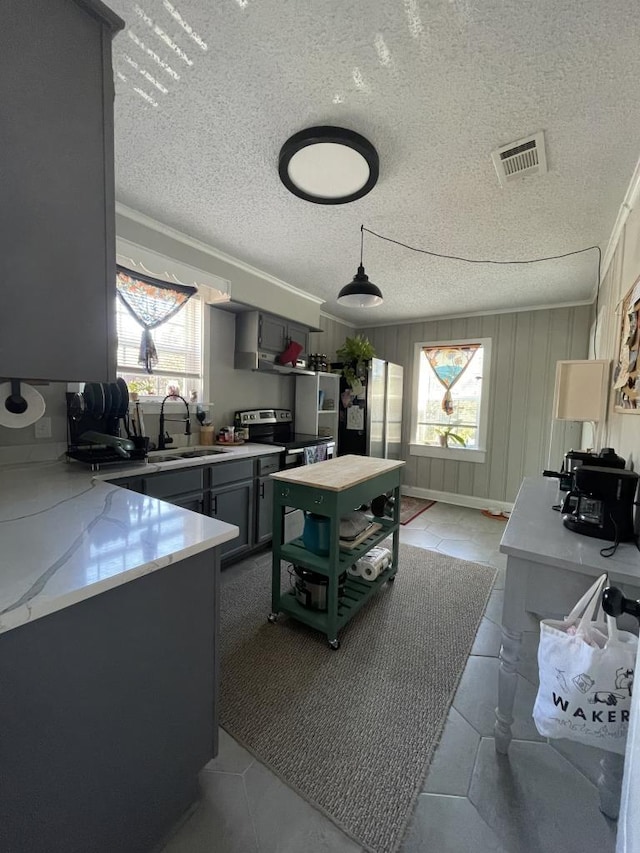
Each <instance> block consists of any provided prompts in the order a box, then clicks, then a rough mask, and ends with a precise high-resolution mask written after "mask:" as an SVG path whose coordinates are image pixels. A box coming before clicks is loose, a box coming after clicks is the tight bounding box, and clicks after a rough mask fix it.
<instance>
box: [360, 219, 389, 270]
mask: <svg viewBox="0 0 640 853" xmlns="http://www.w3.org/2000/svg"><path fill="white" fill-rule="evenodd" d="M375 236H376V237H377V236H378V235H377V234H376V235H375ZM383 239H384V238H383ZM363 258H364V225H361V226H360V266H362V259H363Z"/></svg>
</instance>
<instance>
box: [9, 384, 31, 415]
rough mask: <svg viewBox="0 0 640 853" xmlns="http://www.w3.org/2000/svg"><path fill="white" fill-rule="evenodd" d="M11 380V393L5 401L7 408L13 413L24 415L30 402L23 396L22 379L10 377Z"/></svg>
mask: <svg viewBox="0 0 640 853" xmlns="http://www.w3.org/2000/svg"><path fill="white" fill-rule="evenodd" d="M9 382H10V383H11V394H10V395H9V396H8V397H7V399H6V400H5V402H4V405H5V408H6V409H7V411H9V412H11V414H12V415H22V414H23V413H24V412H26V411H27V409H28V408H29V404H28V403H27V401H26V400H25V399H24V397H23V396H22V393H21V389H20V380H19V379H10V380H9Z"/></svg>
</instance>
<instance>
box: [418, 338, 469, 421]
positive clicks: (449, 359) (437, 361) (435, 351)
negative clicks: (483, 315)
mask: <svg viewBox="0 0 640 853" xmlns="http://www.w3.org/2000/svg"><path fill="white" fill-rule="evenodd" d="M479 349H480V344H461V345H460V346H450V347H423V348H422V352H423V353H424V354H425V356H426V357H427V361H428V362H429V364H430V365H431V369H432V370H433V372H434V373H435V375H436V378H437V380H438V382H439V383H440V384H441V385H442V386H443V388H444V389H445V394H444V397H443V398H442V411H443V412H444V413H445V414H446V415H452V414H453V399H452V397H451V389H452V388H453V386H454V385H455V384H456V382H457V381H458V380H459V379H460V377H461V376H462V375H463V374H464V372H465V370H466V369H467V367H469V364H470V363H471V359H472V358H473V356H474V355H475V354H476V352H477V351H478V350H479Z"/></svg>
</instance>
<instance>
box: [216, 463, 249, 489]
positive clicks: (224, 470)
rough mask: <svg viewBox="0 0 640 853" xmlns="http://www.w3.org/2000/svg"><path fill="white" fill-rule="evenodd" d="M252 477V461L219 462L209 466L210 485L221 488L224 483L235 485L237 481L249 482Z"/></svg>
mask: <svg viewBox="0 0 640 853" xmlns="http://www.w3.org/2000/svg"><path fill="white" fill-rule="evenodd" d="M251 477H253V459H242V460H238V461H237V462H219V463H218V464H217V465H212V466H211V485H212V486H223V485H224V484H225V483H236V482H238V480H250V479H251Z"/></svg>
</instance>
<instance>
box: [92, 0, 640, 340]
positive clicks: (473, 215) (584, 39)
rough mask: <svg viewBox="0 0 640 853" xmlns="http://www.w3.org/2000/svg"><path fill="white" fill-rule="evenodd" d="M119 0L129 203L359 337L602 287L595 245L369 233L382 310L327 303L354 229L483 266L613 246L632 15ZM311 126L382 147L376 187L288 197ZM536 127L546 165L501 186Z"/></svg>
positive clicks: (549, 8) (516, 252) (437, 1)
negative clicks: (495, 157) (294, 149)
mask: <svg viewBox="0 0 640 853" xmlns="http://www.w3.org/2000/svg"><path fill="white" fill-rule="evenodd" d="M109 5H111V6H112V7H113V9H114V10H115V11H116V12H118V13H119V14H121V15H122V17H123V18H124V19H125V21H126V22H127V29H126V30H125V31H124V32H123V33H122V34H120V35H119V36H118V37H117V38H116V41H115V44H114V65H115V69H116V95H117V97H116V185H117V187H116V191H117V198H118V200H119V201H121V202H123V203H124V204H126V205H128V206H130V207H132V208H135V209H136V210H139V211H140V212H142V213H145V214H147V215H149V216H151V217H153V218H155V219H157V220H159V221H161V222H163V223H165V224H167V225H170V226H173V227H174V228H177V229H179V230H181V231H184V232H186V233H188V234H190V235H192V236H193V237H197V238H199V239H201V240H204V241H205V242H208V243H210V244H211V245H213V246H215V247H217V248H219V249H222V250H224V251H225V252H228V253H230V254H232V255H234V256H236V257H238V258H240V259H242V260H244V261H247V262H248V263H251V264H253V265H255V266H256V267H259V268H260V269H263V270H265V271H266V272H269V273H271V274H272V275H276V276H278V277H280V278H282V279H283V280H285V281H287V282H290V283H291V284H294V285H296V286H297V287H300V288H302V289H303V290H306V291H308V292H309V293H313V294H315V295H317V296H320V297H322V298H324V299H326V300H327V302H326V305H325V306H324V307H325V309H326V310H328V311H330V312H332V313H334V314H337V315H340V316H343V317H345V318H347V319H351V320H354V321H356V322H358V323H360V324H362V323H369V322H381V321H384V322H390V321H392V320H395V319H405V318H410V317H416V316H425V317H426V316H431V315H442V314H450V313H466V312H475V311H486V310H491V309H500V308H515V307H518V306H522V307H524V306H532V305H542V304H551V303H562V302H571V301H578V300H584V299H589V298H590V296H591V295H592V292H593V288H594V285H595V278H596V272H595V253H590V254H588V255H583V256H579V257H577V258H569V259H565V260H561V261H551V262H545V263H544V264H537V265H534V266H518V267H515V266H509V267H484V266H470V265H466V264H462V263H459V262H456V261H448V260H436V259H433V258H429V257H426V256H424V255H418V254H414V253H412V252H408V251H406V250H404V249H401V248H399V247H397V246H393V245H390V244H387V243H382V242H380V241H378V240H376V239H375V238H373V237H369V236H365V266H366V269H367V272H368V274H369V276H370V278H371V279H372V280H373V281H374V282H375V283H376V284H378V286H379V287H380V288H381V289H382V291H383V293H384V296H385V302H384V304H383V305H382V306H380V307H379V308H375V309H370V310H368V311H366V312H364V311H362V310H353V309H351V310H345V309H344V308H342V307H340V306H338V304H337V303H336V302H335V297H336V294H337V291H338V290H339V289H340V288H341V287H342V286H343V285H344V284H346V283H347V282H348V281H349V280H350V279H351V277H352V276H353V275H354V273H355V271H356V267H357V264H358V256H359V238H360V234H359V230H360V223H362V222H363V223H364V224H365V225H366V226H367V227H369V228H371V229H373V230H375V231H379V232H381V233H383V234H386V235H389V236H391V237H394V238H396V239H398V240H401V241H403V242H408V243H411V244H413V245H416V246H420V247H424V248H429V249H433V250H434V251H437V252H444V253H450V254H460V255H467V256H471V257H489V258H496V259H515V258H530V257H538V256H541V255H552V254H560V253H562V252H567V251H570V250H572V249H579V248H582V247H584V246H588V245H591V244H593V243H599V244H600V245H601V246H604V245H605V244H606V242H607V240H608V237H609V234H610V231H611V228H612V226H613V222H614V220H615V217H616V213H617V210H618V207H619V205H620V202H621V201H622V198H623V195H624V192H625V189H626V187H627V184H628V182H629V179H630V177H631V174H632V171H633V168H634V165H635V162H636V159H637V156H638V153H639V149H640V144H639V140H640V106H639V102H638V98H637V81H638V79H639V78H640V51H638V40H639V38H640V18H639V17H638V14H637V4H636V3H634V2H631V0H629V2H622V0H610V2H608V3H603V2H602V0H583V2H580V3H578V2H576V0H572V1H571V0H564V1H563V0H537V2H535V3H525V2H523V0H432V2H427V0H360V2H357V1H356V2H351V3H345V2H342V0H286V2H283V0H216V2H215V3H212V2H210V0H171V2H170V0H140V5H138V4H137V3H135V2H130V0H126V2H125V0H109ZM205 48H206V49H205ZM149 78H152V79H149ZM176 78H179V79H176ZM136 89H137V90H138V91H136ZM314 124H336V125H342V126H344V127H348V128H351V129H353V130H356V131H358V132H359V133H362V134H364V135H365V136H367V137H368V138H369V139H370V140H371V141H372V142H373V143H374V145H375V146H376V148H377V149H378V152H379V155H380V179H379V182H378V184H377V186H376V187H375V189H374V190H373V191H372V192H371V193H370V194H369V195H368V196H366V197H365V198H364V199H361V200H360V201H357V202H354V203H352V204H349V205H343V206H337V207H331V206H325V205H313V204H309V203H307V202H304V201H302V200H301V199H299V198H296V197H295V196H293V195H290V194H289V193H288V192H287V190H286V189H285V188H284V187H283V186H282V184H281V183H280V179H279V177H278V172H277V158H278V152H279V150H280V146H281V145H282V143H283V142H284V141H285V140H286V139H287V138H288V137H289V136H290V135H291V134H292V133H294V132H296V131H298V130H301V129H302V128H304V127H308V126H311V125H314ZM539 129H543V130H544V131H545V133H546V147H547V158H548V163H549V173H548V174H546V175H543V176H541V177H534V178H528V179H522V180H520V181H518V182H516V183H512V184H510V185H508V186H507V187H505V188H501V187H500V186H499V184H498V180H497V177H496V174H495V171H494V168H493V165H492V162H491V159H490V153H491V151H492V149H494V148H495V147H497V146H498V145H502V144H505V143H508V142H511V141H513V140H515V139H518V138H519V137H521V136H524V135H525V134H528V133H532V132H534V131H536V130H539Z"/></svg>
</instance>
